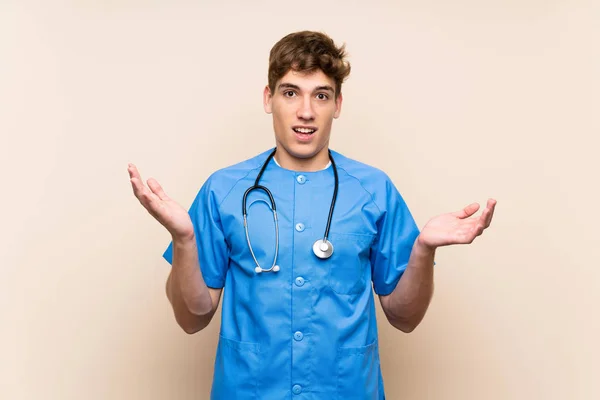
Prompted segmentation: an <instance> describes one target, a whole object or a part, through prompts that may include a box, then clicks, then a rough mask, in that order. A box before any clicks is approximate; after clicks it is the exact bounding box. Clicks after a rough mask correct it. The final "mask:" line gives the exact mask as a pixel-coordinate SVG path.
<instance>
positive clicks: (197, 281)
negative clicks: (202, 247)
mask: <svg viewBox="0 0 600 400" xmlns="http://www.w3.org/2000/svg"><path fill="white" fill-rule="evenodd" d="M167 294H168V297H169V300H170V301H171V304H172V306H173V311H174V313H175V317H176V319H177V322H178V323H179V325H180V326H181V327H182V328H183V329H184V330H185V331H186V332H188V333H193V332H197V331H199V330H201V329H204V328H205V327H206V326H207V325H208V323H209V322H210V320H211V318H212V314H213V313H212V311H213V304H212V299H211V296H210V293H209V290H208V287H207V286H206V283H205V282H204V279H203V278H202V273H201V271H200V266H199V263H198V249H197V247H196V240H195V238H194V237H191V238H188V239H173V266H172V270H171V275H170V276H169V280H168V281H167Z"/></svg>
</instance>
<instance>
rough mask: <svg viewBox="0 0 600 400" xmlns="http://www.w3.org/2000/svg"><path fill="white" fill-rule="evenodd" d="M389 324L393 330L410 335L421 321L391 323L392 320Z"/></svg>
mask: <svg viewBox="0 0 600 400" xmlns="http://www.w3.org/2000/svg"><path fill="white" fill-rule="evenodd" d="M389 322H390V324H391V325H392V326H393V327H394V328H396V329H398V330H399V331H402V332H404V333H411V332H412V331H414V330H415V329H416V328H417V326H419V324H420V322H421V321H410V320H403V321H393V320H390V321H389Z"/></svg>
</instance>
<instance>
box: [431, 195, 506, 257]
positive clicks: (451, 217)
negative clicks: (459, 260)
mask: <svg viewBox="0 0 600 400" xmlns="http://www.w3.org/2000/svg"><path fill="white" fill-rule="evenodd" d="M495 207H496V200H494V199H489V200H488V202H487V207H486V208H485V210H483V213H482V215H481V216H479V217H478V218H469V217H470V216H472V215H473V214H475V213H476V212H477V210H479V204H477V203H473V204H470V205H468V206H467V207H465V208H463V209H462V210H460V211H457V212H453V213H448V214H442V215H439V216H437V217H434V218H432V219H430V220H429V222H427V224H426V225H425V227H423V229H422V231H421V234H420V236H421V241H422V242H423V244H425V245H426V246H428V247H431V248H437V247H440V246H448V245H452V244H468V243H472V242H473V240H475V238H476V237H477V236H479V235H481V234H482V233H483V231H484V230H485V229H486V228H487V227H489V226H490V224H491V222H492V217H493V215H494V208H495Z"/></svg>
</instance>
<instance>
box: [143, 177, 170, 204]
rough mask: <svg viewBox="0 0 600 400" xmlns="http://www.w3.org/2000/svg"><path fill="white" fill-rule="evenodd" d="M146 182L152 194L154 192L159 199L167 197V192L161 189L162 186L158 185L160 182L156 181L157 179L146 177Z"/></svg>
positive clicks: (166, 198)
mask: <svg viewBox="0 0 600 400" xmlns="http://www.w3.org/2000/svg"><path fill="white" fill-rule="evenodd" d="M147 183H148V187H149V188H150V190H152V192H153V193H154V194H156V195H157V196H158V198H159V199H161V200H168V199H169V196H167V194H166V193H165V191H164V190H163V188H162V186H161V185H160V183H158V181H157V180H156V179H154V178H150V179H148V181H147Z"/></svg>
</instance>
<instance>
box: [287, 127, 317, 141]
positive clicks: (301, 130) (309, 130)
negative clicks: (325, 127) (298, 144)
mask: <svg viewBox="0 0 600 400" xmlns="http://www.w3.org/2000/svg"><path fill="white" fill-rule="evenodd" d="M292 129H293V130H294V132H295V133H296V138H298V140H301V141H309V140H311V139H312V135H313V133H315V132H316V131H317V128H314V127H312V126H295V127H293V128H292Z"/></svg>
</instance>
